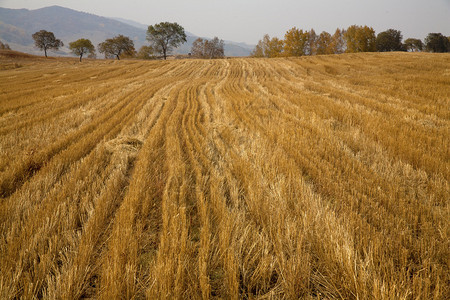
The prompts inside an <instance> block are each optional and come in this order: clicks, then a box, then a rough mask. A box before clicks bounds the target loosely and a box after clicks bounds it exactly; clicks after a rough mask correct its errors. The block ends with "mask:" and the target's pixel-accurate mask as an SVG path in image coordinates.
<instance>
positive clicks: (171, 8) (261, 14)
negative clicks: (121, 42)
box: [0, 0, 450, 44]
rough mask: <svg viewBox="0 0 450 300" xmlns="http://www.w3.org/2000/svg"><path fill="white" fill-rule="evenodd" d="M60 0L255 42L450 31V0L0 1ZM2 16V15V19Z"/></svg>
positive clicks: (3, 3) (23, 2) (1, 3)
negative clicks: (307, 34) (290, 34)
mask: <svg viewBox="0 0 450 300" xmlns="http://www.w3.org/2000/svg"><path fill="white" fill-rule="evenodd" d="M50 5H60V6H64V7H68V8H72V9H75V10H79V11H84V12H89V13H93V14H96V15H100V16H105V17H121V18H125V19H130V20H134V21H137V22H140V23H143V24H146V25H148V24H155V23H159V22H162V21H169V22H178V23H179V24H180V25H182V26H183V27H184V28H185V30H187V31H189V32H192V33H194V34H196V35H199V36H204V37H214V36H218V37H219V38H221V39H224V40H232V41H236V42H247V43H253V44H255V43H256V42H257V41H258V40H259V39H261V38H262V36H263V35H264V34H265V33H268V34H269V35H270V36H278V37H280V38H283V36H284V33H285V32H286V31H287V30H288V29H290V28H292V27H294V26H295V27H297V28H301V29H310V28H314V30H315V31H316V32H317V33H320V32H321V31H323V30H325V31H328V32H330V33H333V32H334V30H335V29H336V28H337V27H340V28H346V27H348V26H349V25H353V24H357V25H368V26H371V27H373V28H374V29H375V31H376V32H377V33H378V32H380V31H384V30H386V29H389V28H394V29H398V30H401V31H402V33H403V37H404V38H405V39H406V38H408V37H416V38H421V39H423V38H425V36H426V35H427V34H428V33H429V32H441V33H443V34H444V35H447V36H449V35H450V0H308V1H303V0H272V1H269V0H189V1H188V0H159V1H154V0H65V1H64V0H59V1H58V0H0V7H7V8H28V9H36V8H41V7H45V6H50ZM0 21H1V20H0Z"/></svg>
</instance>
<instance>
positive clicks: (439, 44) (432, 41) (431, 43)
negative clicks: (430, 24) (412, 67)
mask: <svg viewBox="0 0 450 300" xmlns="http://www.w3.org/2000/svg"><path fill="white" fill-rule="evenodd" d="M425 47H426V49H427V51H430V52H441V53H442V52H450V41H449V39H448V38H447V37H446V36H444V35H443V34H442V33H429V34H428V36H427V37H426V38H425Z"/></svg>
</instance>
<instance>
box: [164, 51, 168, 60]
mask: <svg viewBox="0 0 450 300" xmlns="http://www.w3.org/2000/svg"><path fill="white" fill-rule="evenodd" d="M163 56H164V60H166V59H167V54H166V49H163Z"/></svg>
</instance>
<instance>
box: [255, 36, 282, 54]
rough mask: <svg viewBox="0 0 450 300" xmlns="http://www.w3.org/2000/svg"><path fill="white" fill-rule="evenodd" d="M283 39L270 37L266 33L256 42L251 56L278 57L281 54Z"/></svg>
mask: <svg viewBox="0 0 450 300" xmlns="http://www.w3.org/2000/svg"><path fill="white" fill-rule="evenodd" d="M283 48H284V41H283V40H280V39H279V38H277V37H273V38H270V36H269V35H268V34H266V35H264V37H263V39H262V40H260V41H259V42H258V44H257V45H256V47H255V49H254V50H253V51H252V53H251V56H253V57H280V56H283Z"/></svg>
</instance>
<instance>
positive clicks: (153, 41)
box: [147, 22, 186, 59]
mask: <svg viewBox="0 0 450 300" xmlns="http://www.w3.org/2000/svg"><path fill="white" fill-rule="evenodd" d="M147 40H148V41H149V42H150V46H152V47H153V49H154V50H155V51H157V52H158V53H161V54H162V55H163V56H164V59H167V54H168V53H170V52H172V50H173V48H176V47H178V46H179V45H181V44H183V43H185V42H186V33H185V32H184V28H183V27H182V26H180V25H178V24H177V23H170V22H161V23H159V24H155V25H150V26H148V29H147Z"/></svg>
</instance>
